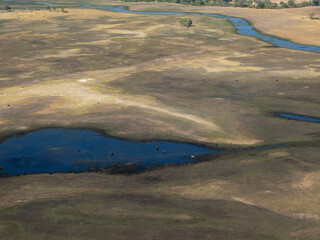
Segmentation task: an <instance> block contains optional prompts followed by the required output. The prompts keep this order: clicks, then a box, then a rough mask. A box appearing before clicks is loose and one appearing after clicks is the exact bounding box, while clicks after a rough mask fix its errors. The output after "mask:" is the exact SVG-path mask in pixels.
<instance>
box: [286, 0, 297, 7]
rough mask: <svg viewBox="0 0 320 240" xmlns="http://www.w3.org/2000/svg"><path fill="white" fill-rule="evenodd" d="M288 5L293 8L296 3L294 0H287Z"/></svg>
mask: <svg viewBox="0 0 320 240" xmlns="http://www.w3.org/2000/svg"><path fill="white" fill-rule="evenodd" d="M288 6H289V7H291V8H294V7H296V6H297V5H296V3H295V1H294V0H289V1H288Z"/></svg>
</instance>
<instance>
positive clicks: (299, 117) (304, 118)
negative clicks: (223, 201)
mask: <svg viewBox="0 0 320 240" xmlns="http://www.w3.org/2000/svg"><path fill="white" fill-rule="evenodd" d="M278 116H279V117H282V118H286V119H291V120H298V121H304V122H315V123H320V119H319V118H315V117H308V116H302V115H295V114H291V113H279V114H278Z"/></svg>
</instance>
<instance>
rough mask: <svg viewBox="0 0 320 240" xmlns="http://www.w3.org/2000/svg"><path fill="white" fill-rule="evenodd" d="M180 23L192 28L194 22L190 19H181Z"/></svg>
mask: <svg viewBox="0 0 320 240" xmlns="http://www.w3.org/2000/svg"><path fill="white" fill-rule="evenodd" d="M179 23H180V24H181V25H183V26H185V27H191V25H192V20H191V19H190V18H180V19H179Z"/></svg>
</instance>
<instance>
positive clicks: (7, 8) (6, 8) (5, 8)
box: [3, 4, 11, 12]
mask: <svg viewBox="0 0 320 240" xmlns="http://www.w3.org/2000/svg"><path fill="white" fill-rule="evenodd" d="M3 10H5V11H7V12H11V7H10V6H9V5H7V4H6V5H4V7H3Z"/></svg>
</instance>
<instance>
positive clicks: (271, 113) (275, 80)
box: [0, 0, 320, 240]
mask: <svg viewBox="0 0 320 240" xmlns="http://www.w3.org/2000/svg"><path fill="white" fill-rule="evenodd" d="M51 2H53V3H56V4H57V5H58V6H61V7H64V10H63V11H62V10H61V9H60V8H58V9H56V10H53V9H50V10H48V9H44V8H45V7H44V6H40V7H39V6H38V5H36V4H33V3H31V2H27V1H25V2H24V1H21V2H18V3H15V2H12V3H11V2H9V3H10V6H11V7H12V8H16V9H19V10H13V11H10V12H8V11H3V12H0V138H1V141H5V140H6V139H7V138H8V137H10V136H12V135H13V134H16V133H20V134H21V133H27V132H30V131H34V130H37V129H44V128H48V127H59V128H72V129H95V130H99V132H100V133H101V134H104V135H107V136H112V137H116V138H122V139H128V140H134V141H149V140H169V141H175V142H185V143H194V144H201V145H204V146H207V147H211V148H223V149H238V150H239V149H251V148H256V147H262V146H272V145H282V144H284V145H283V146H281V147H277V148H270V149H264V150H260V151H247V152H238V153H234V154H228V155H218V156H210V155H206V156H200V157H199V158H198V159H199V162H196V163H190V164H183V165H175V166H164V167H159V168H154V169H151V170H149V171H143V172H139V173H134V174H106V173H101V172H83V173H55V174H31V175H22V176H13V177H2V178H0V239H4V240H8V239H52V240H56V239H59V240H63V239H254V240H259V239H263V240H264V239H270V240H271V239H272V240H273V239H281V240H282V239H315V240H316V239H320V201H319V199H320V147H319V146H320V126H319V124H318V123H312V122H302V121H294V120H288V119H284V118H280V117H278V116H277V113H294V114H299V115H307V116H314V117H318V118H319V117H320V107H319V102H320V94H319V93H320V82H319V79H320V55H319V54H318V53H312V52H304V51H297V50H290V49H285V48H279V47H276V46H274V45H271V44H270V43H267V42H263V41H261V40H259V39H256V38H253V37H248V36H242V35H239V34H237V31H236V29H235V28H234V26H233V25H232V24H231V23H230V22H229V21H228V20H224V19H218V18H209V17H206V16H190V18H191V19H192V22H193V24H192V26H191V27H189V28H187V27H184V26H181V25H180V24H179V18H181V16H156V15H139V14H132V13H117V12H111V11H104V10H96V9H79V8H73V6H75V5H76V4H79V3H86V2H85V1H70V2H68V1H62V0H61V1H51ZM7 3H8V2H4V1H0V4H7ZM90 4H92V5H113V6H115V5H125V6H128V7H129V8H130V9H132V10H139V11H181V12H207V13H219V14H223V15H230V16H237V17H243V18H246V19H247V20H249V21H250V22H251V24H252V25H253V26H255V27H256V29H257V30H260V31H262V32H264V33H266V34H270V35H274V36H277V37H279V38H283V39H288V40H290V41H293V42H297V43H301V44H308V45H316V46H320V31H319V29H320V20H311V19H309V18H308V17H307V16H308V14H309V13H310V12H314V13H316V14H319V15H320V7H305V8H299V9H298V8H297V9H274V10H261V9H242V8H233V7H225V8H224V7H207V6H206V7H195V6H181V5H177V4H169V3H127V2H125V3H124V2H117V1H114V2H113V1H102V0H99V1H98V0H97V1H90ZM23 8H26V9H23ZM39 8H42V9H39Z"/></svg>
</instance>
